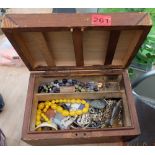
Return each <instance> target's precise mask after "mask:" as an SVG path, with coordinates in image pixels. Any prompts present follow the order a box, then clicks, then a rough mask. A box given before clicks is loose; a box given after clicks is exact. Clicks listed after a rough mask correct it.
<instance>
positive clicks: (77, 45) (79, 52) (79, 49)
mask: <svg viewBox="0 0 155 155" xmlns="http://www.w3.org/2000/svg"><path fill="white" fill-rule="evenodd" d="M72 39H73V45H74V53H75V60H76V66H84V59H83V34H82V31H81V30H79V29H74V30H73V32H72Z"/></svg>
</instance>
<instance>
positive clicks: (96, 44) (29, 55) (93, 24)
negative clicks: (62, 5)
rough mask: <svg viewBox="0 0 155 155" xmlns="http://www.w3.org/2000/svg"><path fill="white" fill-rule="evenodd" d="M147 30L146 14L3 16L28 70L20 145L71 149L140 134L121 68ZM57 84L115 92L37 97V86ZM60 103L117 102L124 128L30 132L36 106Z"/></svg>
mask: <svg viewBox="0 0 155 155" xmlns="http://www.w3.org/2000/svg"><path fill="white" fill-rule="evenodd" d="M151 26H152V22H151V20H150V17H149V15H148V14H147V13H112V14H28V15H24V14H8V15H6V16H5V17H4V19H3V23H2V30H3V32H4V33H5V35H6V36H7V38H8V39H9V40H10V42H11V43H12V45H13V47H14V48H15V49H16V50H17V52H18V54H19V55H20V56H21V58H22V60H23V61H24V62H25V65H26V66H27V67H28V69H29V70H30V80H29V87H28V93H27V100H26V106H25V115H24V121H23V130H22V139H23V140H24V141H26V142H27V143H29V144H32V145H67V144H71V145H74V144H88V143H89V144H90V143H117V142H120V141H121V142H125V141H126V140H128V139H130V138H132V137H134V136H136V135H138V134H140V129H139V124H138V119H137V113H136V109H135V103H134V99H133V97H132V90H131V86H130V80H129V78H128V73H127V67H128V66H129V64H130V62H131V60H132V59H133V57H134V56H135V54H136V53H137V52H138V50H139V48H140V46H141V45H142V43H143V41H144V40H145V38H146V36H147V34H148V32H149V31H150V28H151ZM62 78H67V79H68V78H76V79H80V80H82V81H85V80H100V81H102V82H103V83H106V82H114V83H117V84H119V87H115V89H114V88H113V87H112V88H110V89H106V87H105V89H103V90H101V91H98V92H79V93H78V92H71V93H69V92H67V93H65V92H63V93H62V92H61V93H40V94H39V93H38V92H37V89H38V86H39V84H40V83H42V82H48V81H50V80H54V79H62ZM23 82H24V81H23ZM60 98H67V99H69V98H80V99H86V98H87V99H100V98H122V100H123V124H124V125H123V126H122V127H114V128H96V129H95V128H93V129H72V130H71V129H66V130H57V131H53V130H52V131H35V130H34V128H35V117H36V110H37V104H38V102H39V101H46V100H51V99H60ZM17 132H18V131H17ZM19 132H20V131H19Z"/></svg>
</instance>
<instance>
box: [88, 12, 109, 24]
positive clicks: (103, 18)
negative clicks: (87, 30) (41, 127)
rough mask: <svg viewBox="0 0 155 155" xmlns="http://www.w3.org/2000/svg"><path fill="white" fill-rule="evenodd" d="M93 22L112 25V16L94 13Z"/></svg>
mask: <svg viewBox="0 0 155 155" xmlns="http://www.w3.org/2000/svg"><path fill="white" fill-rule="evenodd" d="M91 23H92V25H96V26H111V16H105V15H98V14H94V15H92V19H91Z"/></svg>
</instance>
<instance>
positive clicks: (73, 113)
mask: <svg viewBox="0 0 155 155" xmlns="http://www.w3.org/2000/svg"><path fill="white" fill-rule="evenodd" d="M58 103H59V104H61V103H71V104H74V103H78V104H83V105H84V106H85V107H84V108H83V109H82V110H71V111H68V110H64V109H63V108H62V107H61V106H59V105H57V104H58ZM50 107H51V109H53V110H56V112H59V113H61V114H62V115H63V116H65V117H67V116H77V115H82V114H85V113H87V112H88V109H89V103H87V102H86V101H85V100H80V99H55V100H52V101H51V102H50V101H46V102H41V103H39V104H38V110H37V116H36V126H38V125H40V124H41V121H40V119H41V117H42V118H43V119H44V120H45V121H46V122H48V123H50V120H49V118H48V117H47V116H46V115H45V114H44V113H45V112H46V111H47V110H48V109H49V108H50ZM42 111H43V112H44V113H43V112H42Z"/></svg>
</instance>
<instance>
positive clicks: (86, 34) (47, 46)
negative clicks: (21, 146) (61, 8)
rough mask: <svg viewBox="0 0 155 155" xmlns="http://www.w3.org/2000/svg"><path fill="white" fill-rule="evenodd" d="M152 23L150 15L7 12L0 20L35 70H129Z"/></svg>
mask: <svg viewBox="0 0 155 155" xmlns="http://www.w3.org/2000/svg"><path fill="white" fill-rule="evenodd" d="M151 26H152V22H151V19H150V17H149V15H148V14H147V13H112V14H7V15H6V16H5V17H4V18H3V22H2V30H3V32H4V33H5V35H6V36H7V38H8V39H9V40H10V42H11V43H12V45H13V46H14V48H15V49H16V51H17V52H18V54H19V55H20V56H21V58H22V59H23V61H24V62H25V64H26V65H27V67H28V68H29V70H32V71H37V70H42V71H43V70H52V69H60V68H63V69H67V68H76V69H77V68H79V69H83V68H89V67H90V66H95V67H103V68H126V67H127V66H128V65H129V64H130V62H131V60H132V59H133V57H134V56H135V54H136V53H137V51H138V49H139V48H140V46H141V44H142V43H143V41H144V39H145V38H146V36H147V34H148V32H149V31H150V28H151Z"/></svg>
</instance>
